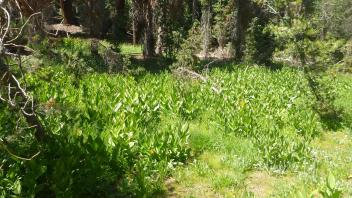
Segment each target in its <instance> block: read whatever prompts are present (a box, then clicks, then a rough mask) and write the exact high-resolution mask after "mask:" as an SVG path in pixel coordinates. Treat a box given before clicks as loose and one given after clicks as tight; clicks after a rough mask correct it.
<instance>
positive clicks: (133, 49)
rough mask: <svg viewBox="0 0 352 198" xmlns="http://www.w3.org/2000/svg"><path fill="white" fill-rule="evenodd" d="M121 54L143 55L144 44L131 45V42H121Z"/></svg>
mask: <svg viewBox="0 0 352 198" xmlns="http://www.w3.org/2000/svg"><path fill="white" fill-rule="evenodd" d="M119 47H120V50H121V54H124V55H141V54H142V46H141V45H131V44H126V43H123V44H120V45H119Z"/></svg>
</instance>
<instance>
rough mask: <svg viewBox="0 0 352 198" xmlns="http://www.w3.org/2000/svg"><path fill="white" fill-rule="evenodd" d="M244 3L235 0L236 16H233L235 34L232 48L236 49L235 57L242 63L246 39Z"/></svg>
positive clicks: (233, 33)
mask: <svg viewBox="0 0 352 198" xmlns="http://www.w3.org/2000/svg"><path fill="white" fill-rule="evenodd" d="M244 1H247V0H234V5H233V6H234V14H233V32H232V35H231V37H232V46H233V49H234V57H235V59H236V60H237V61H241V60H242V58H243V55H244V52H243V51H244V39H245V30H244V29H245V27H244V24H243V21H244V19H243V15H244V13H243V12H244Z"/></svg>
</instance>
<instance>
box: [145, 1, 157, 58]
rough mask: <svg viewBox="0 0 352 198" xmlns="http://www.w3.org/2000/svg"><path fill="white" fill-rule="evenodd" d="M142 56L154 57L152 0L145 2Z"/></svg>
mask: <svg viewBox="0 0 352 198" xmlns="http://www.w3.org/2000/svg"><path fill="white" fill-rule="evenodd" d="M144 2H145V28H144V51H143V52H144V56H145V57H152V56H154V55H155V51H154V50H155V41H154V31H153V25H154V24H153V7H152V0H145V1H144Z"/></svg>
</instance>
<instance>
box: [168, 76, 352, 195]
mask: <svg viewBox="0 0 352 198" xmlns="http://www.w3.org/2000/svg"><path fill="white" fill-rule="evenodd" d="M351 85H352V76H350V75H340V76H338V98H337V101H336V105H337V106H338V107H340V108H341V109H342V112H343V117H344V124H343V125H341V126H340V127H339V128H338V129H335V130H329V129H326V132H325V133H323V134H322V135H321V136H320V137H319V138H317V139H316V140H315V141H314V142H313V143H312V147H313V148H312V149H313V153H314V156H315V159H314V163H313V164H307V165H305V166H304V167H303V168H302V170H299V171H295V172H279V171H276V170H260V169H257V168H256V167H248V164H250V162H251V161H253V160H254V158H255V153H256V151H255V148H254V147H253V145H252V143H251V142H250V141H248V140H246V139H241V138H237V137H233V136H227V135H225V134H224V133H222V132H221V131H217V130H216V129H215V128H216V127H214V126H213V125H212V123H208V122H206V121H205V119H204V121H203V120H202V119H201V120H199V121H196V122H193V123H192V124H191V126H190V131H191V139H190V140H191V146H192V148H193V149H195V150H198V151H200V152H199V154H198V156H197V157H196V158H195V159H194V160H193V161H191V162H190V163H189V164H188V165H185V166H183V167H180V168H178V169H177V171H176V172H175V173H174V174H173V176H172V177H171V178H170V179H169V180H168V181H167V182H166V186H167V188H168V194H167V197H297V196H300V195H301V194H311V195H312V196H313V197H320V196H318V194H319V193H322V192H325V191H326V190H327V185H328V184H327V182H326V180H327V179H326V178H327V177H328V175H329V174H330V173H332V174H333V175H334V179H335V180H336V186H337V188H336V189H341V191H342V192H343V195H344V196H345V197H349V196H352V149H351V148H352V127H351V124H352V102H351V101H352V86H351ZM302 197H303V196H302Z"/></svg>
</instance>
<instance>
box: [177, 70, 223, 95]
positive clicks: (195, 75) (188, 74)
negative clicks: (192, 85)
mask: <svg viewBox="0 0 352 198" xmlns="http://www.w3.org/2000/svg"><path fill="white" fill-rule="evenodd" d="M173 72H174V74H176V75H179V76H183V77H188V78H192V79H195V80H200V81H202V82H203V83H208V81H209V79H208V78H206V77H204V76H202V75H200V74H198V73H197V72H195V71H192V70H189V69H187V68H184V67H179V68H177V69H176V70H174V71H173ZM217 87H218V86H215V85H214V84H213V85H212V86H211V89H212V90H213V91H214V92H215V93H217V94H220V93H221V91H220V90H219V89H218V88H217Z"/></svg>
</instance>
